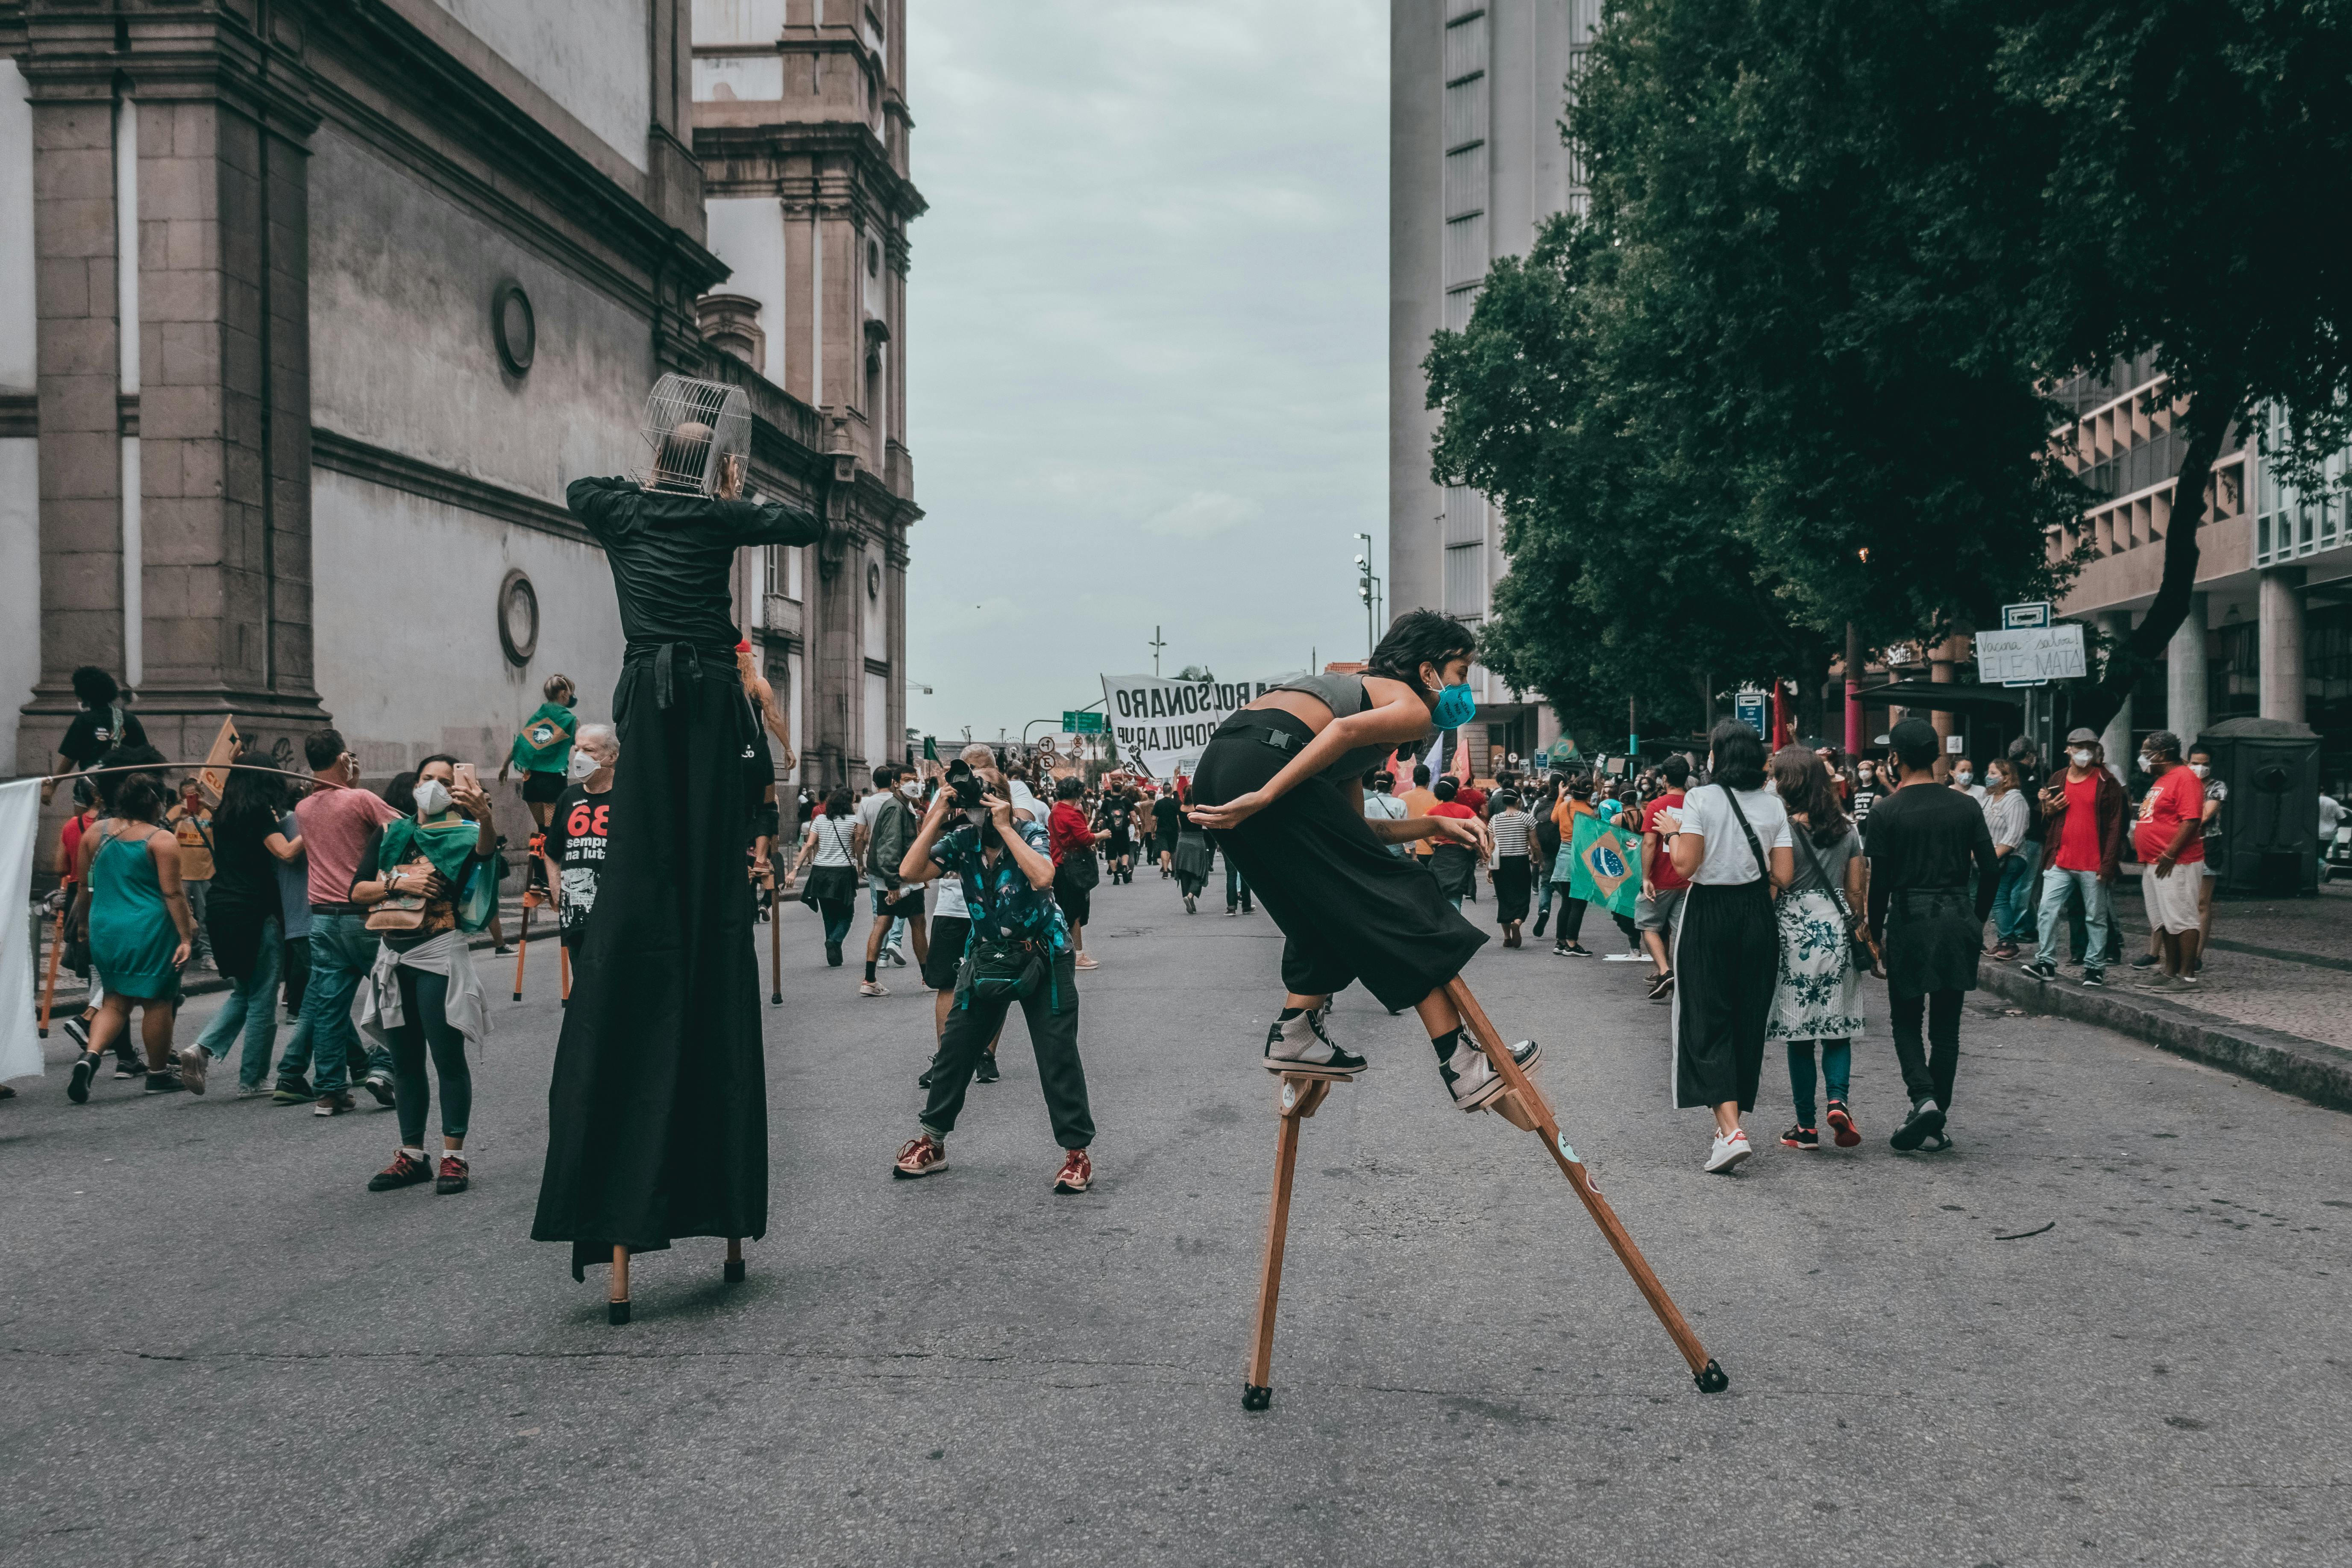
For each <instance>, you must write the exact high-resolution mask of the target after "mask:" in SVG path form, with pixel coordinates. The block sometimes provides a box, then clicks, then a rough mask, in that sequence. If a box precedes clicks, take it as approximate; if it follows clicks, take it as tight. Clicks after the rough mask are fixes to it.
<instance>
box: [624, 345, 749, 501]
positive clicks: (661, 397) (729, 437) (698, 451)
mask: <svg viewBox="0 0 2352 1568" xmlns="http://www.w3.org/2000/svg"><path fill="white" fill-rule="evenodd" d="M644 435H645V438H646V450H647V451H648V452H649V453H651V454H652V458H651V463H650V466H649V467H648V468H646V471H645V473H644V474H643V475H642V476H640V477H641V479H642V480H643V482H644V484H645V487H646V489H649V490H670V491H674V492H677V493H680V494H685V495H706V496H708V495H716V494H718V493H719V479H720V476H721V475H722V474H723V473H724V472H725V470H726V469H727V468H728V467H729V466H730V464H732V465H736V466H740V465H744V464H748V463H749V462H750V460H751V400H750V399H749V398H747V397H745V396H744V395H743V392H742V389H741V388H740V387H735V386H729V385H728V384H726V383H724V382H719V381H697V380H695V379H694V378H693V377H692V376H687V375H665V376H663V377H662V378H661V379H660V380H659V381H657V382H656V383H654V389H653V391H652V392H651V393H650V394H649V395H647V396H646V418H645V426H644Z"/></svg>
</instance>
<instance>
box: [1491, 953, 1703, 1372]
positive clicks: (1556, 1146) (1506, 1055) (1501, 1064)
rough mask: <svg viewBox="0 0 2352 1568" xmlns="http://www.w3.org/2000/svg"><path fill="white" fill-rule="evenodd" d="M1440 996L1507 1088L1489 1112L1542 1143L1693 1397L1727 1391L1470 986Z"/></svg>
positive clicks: (1539, 1092)
mask: <svg viewBox="0 0 2352 1568" xmlns="http://www.w3.org/2000/svg"><path fill="white" fill-rule="evenodd" d="M1445 994H1447V995H1448V996H1450V997H1452V998H1453V999H1454V1007H1455V1009H1456V1010H1457V1011H1459V1012H1460V1013H1461V1015H1462V1024H1463V1027H1465V1029H1467V1030H1469V1031H1470V1034H1471V1037H1472V1038H1474V1039H1475V1041H1476V1042H1477V1043H1478V1045H1479V1046H1480V1047H1481V1048H1483V1049H1484V1050H1485V1051H1486V1059H1487V1060H1488V1061H1490V1062H1492V1063H1493V1064H1494V1067H1495V1071H1496V1073H1497V1074H1498V1075H1500V1077H1501V1078H1502V1079H1503V1081H1504V1082H1505V1083H1506V1084H1507V1085H1508V1086H1509V1087H1508V1088H1507V1089H1505V1090H1504V1091H1503V1095H1502V1098H1501V1099H1500V1100H1497V1101H1496V1103H1495V1105H1494V1106H1493V1108H1492V1109H1494V1110H1498V1111H1501V1112H1502V1114H1503V1116H1504V1118H1505V1120H1507V1121H1510V1122H1511V1123H1512V1124H1513V1125H1514V1126H1517V1127H1519V1128H1522V1129H1524V1130H1526V1131H1530V1132H1533V1133H1535V1134H1536V1135H1537V1136H1538V1137H1540V1138H1541V1139H1542V1140H1543V1142H1544V1148H1545V1149H1546V1150H1547V1151H1548V1152H1549V1153H1550V1155H1551V1157H1552V1162H1553V1163H1555V1164H1557V1165H1559V1169H1560V1173H1561V1174H1562V1175H1564V1176H1566V1177H1567V1178H1568V1184H1569V1185H1570V1186H1571V1187H1574V1188H1575V1189H1576V1195H1577V1196H1578V1197H1579V1198H1580V1199H1582V1200H1583V1202H1584V1207H1585V1212H1586V1213H1588V1214H1590V1215H1591V1216H1592V1222H1593V1223H1594V1224H1595V1225H1597V1226H1600V1227H1601V1235H1603V1236H1605V1237H1608V1238H1609V1246H1610V1248H1611V1250H1612V1251H1614V1252H1615V1253H1616V1254H1617V1261H1618V1262H1620V1263H1622V1264H1623V1265H1624V1266H1625V1272H1626V1273H1628V1274H1630V1275H1632V1276H1633V1284H1634V1286H1635V1288H1636V1289H1639V1290H1640V1291H1641V1292H1642V1296H1643V1300H1647V1301H1648V1302H1649V1303H1650V1310H1652V1311H1653V1312H1655V1313H1656V1314H1657V1315H1658V1321H1659V1322H1661V1323H1663V1324H1664V1325H1665V1330H1666V1333H1667V1335H1668V1336H1669V1337H1671V1338H1672V1339H1673V1340H1674V1342H1675V1349H1676V1350H1678V1351H1680V1352H1682V1355H1683V1360H1684V1361H1685V1362H1686V1363H1689V1365H1690V1370H1691V1378H1692V1380H1693V1381H1694V1382H1696V1384H1698V1387H1699V1392H1700V1393H1702V1394H1717V1393H1720V1392H1721V1391H1722V1390H1723V1389H1725V1388H1726V1387H1727V1386H1729V1384H1730V1382H1731V1380H1730V1378H1729V1377H1727V1376H1726V1375H1725V1373H1724V1371H1723V1369H1722V1368H1721V1367H1720V1366H1717V1364H1716V1363H1715V1360H1714V1358H1713V1357H1711V1356H1709V1355H1708V1354H1707V1353H1706V1346H1704V1345H1702V1344H1700V1343H1699V1342H1698V1335H1697V1334H1696V1333H1694V1332H1693V1331H1691V1326H1690V1324H1689V1323H1687V1322H1685V1321H1684V1319H1683V1315H1682V1311H1681V1310H1680V1309H1679V1308H1677V1307H1676V1306H1675V1303H1674V1299H1673V1298H1672V1297H1670V1296H1668V1295H1667V1294H1666V1288H1665V1287H1664V1285H1661V1284H1659V1283H1658V1277H1657V1275H1656V1274H1654V1273H1653V1272H1652V1271H1651V1268H1650V1265H1649V1260H1648V1259H1646V1258H1643V1256H1642V1251H1641V1248H1639V1247H1635V1246H1634V1245H1633V1237H1632V1236H1631V1235H1629V1234H1627V1232H1626V1229H1625V1225H1624V1222H1623V1221H1622V1220H1620V1219H1619V1218H1618V1217H1617V1211H1616V1210H1614V1209H1612V1208H1611V1207H1610V1206H1609V1200H1608V1199H1606V1198H1604V1197H1602V1196H1601V1189H1600V1188H1599V1187H1597V1186H1595V1185H1594V1184H1593V1182H1592V1176H1591V1173H1590V1172H1588V1171H1587V1170H1586V1169H1585V1168H1584V1162H1583V1161H1581V1160H1580V1159H1578V1158H1577V1157H1576V1151H1575V1150H1573V1149H1571V1148H1570V1147H1569V1143H1568V1139H1567V1137H1566V1136H1565V1135H1563V1134H1562V1133H1561V1131H1560V1130H1559V1119H1558V1118H1556V1117H1555V1116H1554V1115H1553V1114H1552V1109H1551V1102H1550V1101H1549V1100H1546V1099H1544V1097H1543V1092H1542V1090H1540V1089H1537V1088H1536V1086H1535V1082H1534V1080H1533V1079H1529V1078H1528V1075H1527V1073H1526V1071H1525V1070H1524V1069H1523V1068H1520V1066H1519V1064H1518V1063H1517V1061H1515V1060H1514V1059H1512V1057H1511V1050H1510V1045H1509V1042H1507V1041H1506V1040H1505V1039H1504V1038H1503V1037H1502V1035H1501V1034H1500V1033H1499V1032H1498V1031H1497V1030H1496V1027H1495V1026H1494V1024H1493V1022H1492V1021H1491V1020H1490V1019H1488V1018H1487V1016H1486V1009H1485V1008H1483V1007H1481V1006H1480V1005H1478V999H1477V998H1476V997H1475V996H1473V995H1472V994H1470V987H1469V986H1467V985H1465V984H1463V982H1462V977H1461V976H1460V975H1458V974H1457V975H1455V976H1454V978H1453V979H1451V980H1449V981H1447V982H1446V983H1445Z"/></svg>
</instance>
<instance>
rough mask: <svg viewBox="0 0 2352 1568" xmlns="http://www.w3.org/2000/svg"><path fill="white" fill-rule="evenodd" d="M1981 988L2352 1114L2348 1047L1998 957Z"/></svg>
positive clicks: (1980, 967)
mask: <svg viewBox="0 0 2352 1568" xmlns="http://www.w3.org/2000/svg"><path fill="white" fill-rule="evenodd" d="M1977 985H1978V987H1979V989H1981V990H1985V991H1990V992H1991V993H1993V994H1995V995H1997V996H2000V997H2001V998H2003V999H2005V1000H2007V1001H2010V1002H2013V1003H2016V1004H2017V1005H2019V1006H2021V1007H2023V1008H2024V1009H2025V1010H2026V1011H2027V1012H2029V1013H2036V1014H2042V1015H2045V1016H2056V1017H2061V1018H2072V1019H2074V1020H2075V1021H2076V1022H2078V1023H2084V1024H2096V1025H2099V1026H2102V1027H2104V1028H2109V1029H2113V1030H2115V1031H2116V1032H2117V1033H2118V1034H2125V1035H2129V1036H2131V1037H2133V1038H2134V1039H2137V1040H2145V1041H2146V1042H2147V1043H2148V1044H2149V1045H2151V1046H2154V1047H2157V1048H2158V1050H2163V1051H2169V1052H2171V1053H2172V1054H2173V1055H2174V1056H2177V1057H2187V1058H2189V1059H2190V1060H2192V1061H2200V1062H2203V1063H2205V1064H2206V1065H2207V1066H2209V1067H2217V1068H2221V1070H2222V1071H2224V1072H2233V1073H2236V1074H2237V1075H2238V1076H2239V1077H2241V1078H2249V1079H2253V1080H2254V1081H2255V1082H2256V1083H2260V1084H2265V1085H2267V1086H2269V1087H2270V1088H2272V1089H2277V1090H2278V1091H2279V1092H2280V1093H2282V1094H2291V1095H2294V1097H2295V1098H2296V1099H2298V1100H2309V1101H2310V1102H2311V1103H2312V1104H2314V1105H2319V1106H2325V1107H2326V1108H2327V1109H2328V1110H2345V1111H2352V1051H2347V1050H2346V1049H2344V1048H2343V1047H2340V1046H2331V1045H2327V1044H2326V1043H2324V1042H2322V1041H2319V1040H2306V1039H2305V1038H2304V1037H2302V1036H2300V1035H2290V1034H2287V1033H2285V1032H2284V1031H2283V1030H2279V1029H2265V1028H2263V1027H2262V1026H2260V1025H2257V1024H2240V1023H2236V1022H2233V1021H2231V1019H2228V1018H2221V1017H2217V1016H2214V1015H2213V1014H2210V1013H2202V1012H2200V1011H2198V1010H2197V1009H2196V1008H2194V1007H2184V1006H2182V1005H2180V1004H2179V1003H2178V1002H2172V1001H2168V1000H2166V999H2164V998H2162V997H2158V996H2143V995H2133V994H2129V993H2127V992H2126V993H2123V994H2118V993H2117V991H2115V990H2100V991H2090V990H2085V989H2084V988H2083V987H2082V986H2079V985H2068V984H2053V983H2050V982H2045V981H2040V980H2036V979H2034V978H2033V977H2032V975H2030V974H2027V973H2025V972H2024V971H2023V970H2022V969H2021V968H2019V967H2017V966H2015V965H2011V964H2006V963H1993V962H1992V961H1991V960H1990V959H1985V960H1979V963H1978V964H1977Z"/></svg>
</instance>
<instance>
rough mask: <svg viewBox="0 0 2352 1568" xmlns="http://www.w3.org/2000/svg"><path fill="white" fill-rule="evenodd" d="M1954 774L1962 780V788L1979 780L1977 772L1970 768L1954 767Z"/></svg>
mask: <svg viewBox="0 0 2352 1568" xmlns="http://www.w3.org/2000/svg"><path fill="white" fill-rule="evenodd" d="M1952 776H1953V777H1954V778H1956V779H1958V780H1959V781H1960V787H1961V788H1962V789H1966V788H1968V787H1969V785H1970V784H1974V783H1976V780H1977V775H1976V773H1974V772H1973V771H1972V770H1970V769H1968V768H1954V769H1953V770H1952Z"/></svg>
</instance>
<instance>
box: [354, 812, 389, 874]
mask: <svg viewBox="0 0 2352 1568" xmlns="http://www.w3.org/2000/svg"><path fill="white" fill-rule="evenodd" d="M381 849H383V828H381V827H371V828H369V829H368V836H367V842H366V843H365V844H363V845H362V846H361V847H360V863H359V867H358V868H357V869H355V870H353V871H352V887H354V888H356V887H358V886H359V885H360V884H361V883H362V882H373V881H374V880H375V879H377V878H378V877H380V876H382V875H383V868H382V867H381V866H379V865H378V864H377V859H376V857H377V852H378V851H379V850H381Z"/></svg>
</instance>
